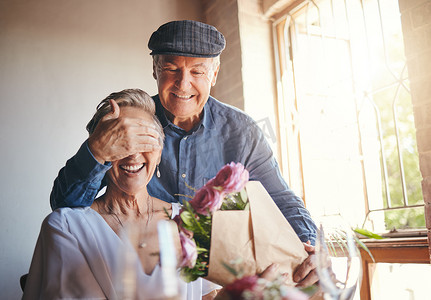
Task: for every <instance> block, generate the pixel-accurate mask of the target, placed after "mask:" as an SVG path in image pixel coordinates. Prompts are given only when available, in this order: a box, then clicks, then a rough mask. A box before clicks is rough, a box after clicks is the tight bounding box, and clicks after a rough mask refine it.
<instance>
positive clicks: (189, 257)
mask: <svg viewBox="0 0 431 300" xmlns="http://www.w3.org/2000/svg"><path fill="white" fill-rule="evenodd" d="M180 242H181V250H182V257H181V263H180V267H189V268H193V267H194V266H195V264H196V259H197V258H198V251H197V249H196V243H195V241H194V240H192V239H189V238H188V237H187V236H186V235H185V234H184V233H183V232H182V231H180Z"/></svg>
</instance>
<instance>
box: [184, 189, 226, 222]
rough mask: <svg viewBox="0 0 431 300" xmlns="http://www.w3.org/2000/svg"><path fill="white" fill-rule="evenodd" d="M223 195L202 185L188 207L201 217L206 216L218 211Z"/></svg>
mask: <svg viewBox="0 0 431 300" xmlns="http://www.w3.org/2000/svg"><path fill="white" fill-rule="evenodd" d="M223 196H224V195H223V194H222V193H221V192H220V191H219V190H218V189H216V188H214V187H213V186H212V185H210V184H206V185H204V186H203V187H202V188H201V189H199V190H198V191H197V192H196V194H195V196H194V197H193V199H192V200H191V201H190V205H191V206H192V207H193V208H194V210H195V211H196V212H197V213H199V214H201V215H208V212H210V213H213V212H215V211H216V210H218V209H220V207H221V205H222V203H223Z"/></svg>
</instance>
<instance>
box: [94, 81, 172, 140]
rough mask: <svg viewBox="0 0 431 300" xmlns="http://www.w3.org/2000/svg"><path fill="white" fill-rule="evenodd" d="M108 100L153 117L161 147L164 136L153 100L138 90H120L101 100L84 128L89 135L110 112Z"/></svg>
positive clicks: (110, 107)
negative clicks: (139, 110) (137, 109)
mask: <svg viewBox="0 0 431 300" xmlns="http://www.w3.org/2000/svg"><path fill="white" fill-rule="evenodd" d="M109 100H114V101H115V102H117V104H118V106H119V107H125V106H131V107H136V108H139V109H142V110H143V111H145V112H148V113H149V114H150V115H151V116H152V117H153V121H154V125H155V129H156V131H157V133H158V134H159V143H160V145H161V146H163V140H164V137H165V135H164V133H163V127H162V125H161V124H160V121H159V119H158V118H157V116H156V106H155V104H154V100H153V99H152V98H151V97H150V96H149V95H148V94H147V93H146V92H144V91H143V90H140V89H126V90H122V91H120V92H115V93H112V94H110V95H109V96H108V97H106V98H105V99H103V100H102V101H101V102H100V103H99V105H97V108H96V113H95V114H94V116H93V118H92V119H91V120H90V122H88V124H87V127H86V128H87V131H88V133H89V134H90V135H91V134H92V133H93V132H94V129H96V126H97V124H98V123H99V121H100V120H101V119H102V118H103V117H104V116H106V115H107V114H109V113H110V112H112V106H111V103H110V102H109Z"/></svg>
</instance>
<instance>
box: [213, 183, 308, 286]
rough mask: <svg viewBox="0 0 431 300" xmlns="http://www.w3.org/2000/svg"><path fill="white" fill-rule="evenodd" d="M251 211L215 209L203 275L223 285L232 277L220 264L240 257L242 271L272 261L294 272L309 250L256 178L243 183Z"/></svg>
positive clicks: (255, 269) (258, 269)
mask: <svg viewBox="0 0 431 300" xmlns="http://www.w3.org/2000/svg"><path fill="white" fill-rule="evenodd" d="M246 190H247V195H248V199H249V202H250V211H235V210H230V211H229V210H227V211H217V212H215V213H214V215H213V220H212V229H211V249H210V260H209V270H208V276H207V277H206V279H208V280H210V281H213V282H215V283H218V284H220V285H226V284H229V283H231V282H232V281H233V280H234V279H235V277H234V275H232V274H231V273H230V272H229V271H228V270H227V269H226V268H225V267H224V266H223V264H222V262H225V263H227V264H230V262H231V261H235V260H237V259H238V258H241V264H240V265H239V266H238V267H239V268H241V269H242V271H243V272H244V275H254V274H256V273H260V272H262V271H263V270H265V269H266V268H267V267H268V266H269V265H270V264H271V263H277V264H279V265H280V267H279V271H280V272H281V273H288V279H287V283H288V284H291V285H294V284H293V280H292V275H293V272H294V271H295V269H296V267H297V266H298V265H300V264H301V263H302V262H303V261H304V260H305V258H307V256H308V254H307V252H306V251H305V250H304V245H303V244H302V242H301V241H300V240H299V238H298V236H297V235H296V233H295V231H294V230H293V229H292V227H291V226H290V224H289V222H287V220H286V219H285V217H284V216H283V214H282V213H281V212H280V210H279V209H278V207H277V205H276V204H275V203H274V201H273V200H272V198H271V197H270V196H269V194H268V192H267V191H266V190H265V188H264V187H263V186H262V184H261V183H260V182H259V181H250V182H248V183H247V185H246Z"/></svg>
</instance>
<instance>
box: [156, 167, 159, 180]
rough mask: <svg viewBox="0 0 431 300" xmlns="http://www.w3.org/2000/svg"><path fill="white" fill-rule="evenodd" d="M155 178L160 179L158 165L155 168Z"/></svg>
mask: <svg viewBox="0 0 431 300" xmlns="http://www.w3.org/2000/svg"><path fill="white" fill-rule="evenodd" d="M156 176H157V178H160V170H159V165H157V167H156Z"/></svg>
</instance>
